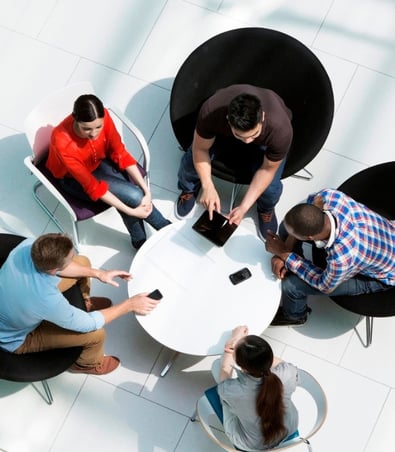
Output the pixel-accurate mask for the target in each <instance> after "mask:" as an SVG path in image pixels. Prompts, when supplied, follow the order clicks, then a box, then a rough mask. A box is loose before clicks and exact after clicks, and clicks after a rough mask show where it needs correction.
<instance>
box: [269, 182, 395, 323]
mask: <svg viewBox="0 0 395 452" xmlns="http://www.w3.org/2000/svg"><path fill="white" fill-rule="evenodd" d="M284 227H285V229H286V232H287V234H288V237H286V239H285V240H284V241H283V240H282V239H281V238H280V236H278V235H276V234H270V235H269V236H268V237H267V239H266V249H267V251H269V252H271V253H273V254H274V256H273V257H272V271H273V274H274V275H275V276H276V277H277V278H280V279H281V282H282V286H281V289H282V297H281V301H282V303H281V306H280V308H279V310H278V312H277V314H276V316H275V317H274V319H273V321H272V325H302V324H303V323H305V322H306V320H307V315H308V314H309V313H310V312H311V309H310V308H309V307H308V306H307V296H308V295H325V294H331V295H358V294H362V293H371V292H378V291H382V290H387V289H389V288H391V286H395V221H390V220H388V219H386V218H384V217H382V216H381V215H378V214H377V213H375V212H373V211H372V210H370V209H369V208H368V207H366V206H365V205H363V204H361V203H358V202H356V201H355V200H353V199H352V198H350V197H349V196H347V195H345V194H344V193H342V192H340V191H338V190H331V189H324V190H321V191H320V192H318V193H315V194H313V195H310V196H309V197H308V199H307V202H306V203H303V204H299V205H297V206H295V207H293V208H292V209H291V210H290V211H289V212H288V213H287V214H286V216H285V218H284ZM303 241H313V242H315V245H316V246H317V247H318V248H324V249H325V251H326V255H327V256H326V268H325V269H322V268H320V267H318V266H316V265H314V264H313V263H312V262H311V261H310V260H307V259H305V258H304V257H303V255H302V252H301V251H300V252H298V251H297V249H299V250H301V246H300V245H301V242H303ZM298 245H299V246H298Z"/></svg>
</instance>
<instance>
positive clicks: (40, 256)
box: [30, 233, 73, 273]
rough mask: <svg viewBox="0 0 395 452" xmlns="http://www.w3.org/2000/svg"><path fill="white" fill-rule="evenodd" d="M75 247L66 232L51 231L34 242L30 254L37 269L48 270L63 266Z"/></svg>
mask: <svg viewBox="0 0 395 452" xmlns="http://www.w3.org/2000/svg"><path fill="white" fill-rule="evenodd" d="M72 249H73V242H72V241H71V239H70V237H68V236H67V235H66V234H59V233H51V234H45V235H42V236H40V237H39V238H38V239H36V240H35V241H34V242H33V245H32V248H31V250H30V255H31V258H32V260H33V263H34V265H35V267H36V268H37V270H39V271H41V272H44V273H45V272H48V271H50V270H54V269H56V268H62V267H63V265H64V263H65V260H66V257H67V256H68V255H69V254H70V251H71V250H72Z"/></svg>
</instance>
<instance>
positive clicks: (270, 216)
mask: <svg viewBox="0 0 395 452" xmlns="http://www.w3.org/2000/svg"><path fill="white" fill-rule="evenodd" d="M277 227H278V223H277V217H276V212H275V211H274V209H272V210H269V211H268V212H259V211H258V234H259V237H260V238H261V239H262V240H263V241H265V240H266V235H267V231H272V232H274V233H276V232H277Z"/></svg>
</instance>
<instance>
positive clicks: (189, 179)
mask: <svg viewBox="0 0 395 452" xmlns="http://www.w3.org/2000/svg"><path fill="white" fill-rule="evenodd" d="M291 119H292V113H291V111H290V110H289V109H288V108H287V107H286V105H285V104H284V102H283V100H282V99H281V98H280V97H279V96H278V95H277V94H276V93H275V92H274V91H271V90H269V89H264V88H259V87H256V86H252V85H231V86H228V87H227V88H223V89H220V90H218V91H217V92H216V93H215V94H214V95H213V96H211V97H210V98H208V99H207V100H206V101H205V102H204V103H203V105H202V107H201V109H200V111H199V115H198V119H197V123H196V128H195V132H194V137H193V142H192V146H191V148H190V149H189V150H188V151H187V152H186V153H185V155H184V156H183V158H182V160H181V163H180V168H179V172H178V187H179V188H180V190H182V193H181V194H180V196H179V198H178V200H177V203H176V209H175V210H176V212H175V214H176V216H177V218H185V217H187V216H190V215H191V213H192V210H193V207H194V205H195V202H196V197H197V194H198V192H199V190H200V188H202V194H201V197H200V202H201V204H202V205H203V206H204V207H205V208H206V209H207V210H208V211H209V213H210V217H212V212H213V211H214V210H216V211H218V212H220V211H221V201H220V198H219V195H218V192H217V190H216V188H215V185H214V182H213V179H212V176H211V160H213V159H215V160H219V161H222V162H224V163H225V164H226V165H227V166H229V167H231V168H237V170H238V173H239V174H240V172H242V173H244V175H245V176H247V177H248V178H249V179H250V180H251V182H250V185H249V187H248V189H247V191H246V193H245V195H244V197H243V199H242V201H241V203H240V204H239V205H238V206H236V207H234V208H233V209H232V211H231V212H230V214H229V220H230V223H235V224H239V223H240V222H241V220H242V219H243V217H244V215H245V214H246V212H247V211H248V210H249V209H250V208H251V207H252V205H253V204H254V203H255V202H256V203H257V210H258V219H259V229H258V230H259V234H260V236H261V237H262V238H265V237H266V234H267V231H268V230H272V231H273V232H275V231H277V219H276V214H275V211H274V208H275V205H276V204H277V202H278V200H279V198H280V195H281V193H282V183H281V174H282V171H283V168H284V164H285V159H286V156H287V153H288V151H289V149H290V146H291V142H292V137H293V129H292V125H291Z"/></svg>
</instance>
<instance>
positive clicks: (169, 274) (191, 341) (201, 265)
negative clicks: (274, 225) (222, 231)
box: [129, 219, 280, 356]
mask: <svg viewBox="0 0 395 452" xmlns="http://www.w3.org/2000/svg"><path fill="white" fill-rule="evenodd" d="M195 221H196V219H192V220H182V221H178V222H176V223H173V224H171V225H169V226H166V227H165V228H163V229H161V230H160V231H158V232H156V233H155V234H154V235H153V236H152V237H150V239H149V240H147V242H146V243H145V244H144V245H143V246H142V247H141V248H140V250H139V251H138V252H137V254H136V256H135V258H134V260H133V262H132V266H131V273H132V275H133V279H132V280H131V281H130V282H129V294H130V295H133V294H137V293H140V292H151V291H152V290H154V289H159V290H160V291H161V292H162V294H163V298H162V300H161V302H160V304H159V305H158V307H157V308H156V309H155V310H154V311H152V312H151V313H150V314H149V315H147V316H141V315H137V316H136V318H137V320H138V321H139V322H140V324H141V325H142V327H143V328H144V329H145V330H146V331H147V333H148V334H149V335H150V336H152V337H153V338H154V339H156V340H157V341H158V342H160V343H161V344H163V345H165V346H166V347H168V348H170V349H173V350H175V351H178V352H181V353H186V354H191V355H204V356H205V355H216V354H220V353H222V351H223V347H224V344H225V342H226V340H227V339H228V337H229V335H230V332H231V331H232V329H233V328H234V327H236V326H237V325H247V326H248V327H249V332H250V334H261V333H262V332H263V331H264V330H265V329H266V327H267V326H268V325H269V324H270V322H271V320H272V319H273V317H274V315H275V313H276V311H277V308H278V305H279V302H280V283H279V281H277V280H275V279H274V277H273V275H272V272H271V267H270V258H271V255H270V254H269V253H267V252H266V251H265V246H264V243H263V242H262V241H261V240H260V239H259V238H258V237H256V235H255V234H253V233H251V232H250V231H249V230H248V229H246V228H245V227H243V226H242V225H240V226H239V227H238V228H237V229H236V231H235V232H234V234H233V235H232V236H231V237H230V239H229V240H228V241H227V242H226V244H225V245H224V246H223V247H217V246H216V245H213V244H212V243H211V242H210V241H208V240H207V239H205V238H204V237H201V236H200V235H199V234H198V233H197V232H195V231H194V230H193V229H192V224H193V223H194V222H195ZM243 267H248V268H249V270H250V271H251V273H252V277H251V278H249V279H247V280H246V281H243V282H241V283H240V284H237V285H233V284H232V283H231V282H230V280H229V274H230V273H233V272H235V271H237V270H240V269H241V268H243Z"/></svg>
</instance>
